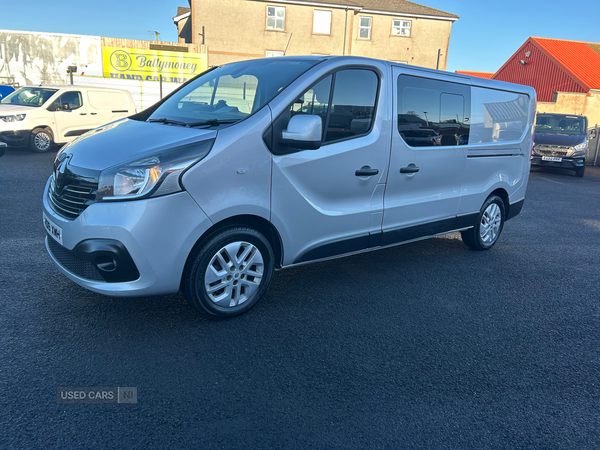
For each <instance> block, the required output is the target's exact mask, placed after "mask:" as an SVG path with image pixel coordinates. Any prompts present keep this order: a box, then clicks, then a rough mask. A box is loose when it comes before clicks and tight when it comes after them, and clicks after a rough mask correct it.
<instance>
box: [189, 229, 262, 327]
mask: <svg viewBox="0 0 600 450" xmlns="http://www.w3.org/2000/svg"><path fill="white" fill-rule="evenodd" d="M273 269H274V256H273V249H272V248H271V244H270V243H269V241H268V240H267V238H265V237H264V236H263V235H262V234H261V233H259V232H258V231H256V230H254V229H252V228H246V227H232V228H227V229H224V230H222V231H220V232H219V233H218V234H217V235H214V236H212V237H209V238H208V240H207V241H205V242H203V243H202V244H200V245H199V246H198V247H197V248H196V250H194V252H193V253H192V255H191V256H190V259H189V261H188V264H187V266H186V269H185V273H184V277H183V283H182V288H183V289H182V290H183V293H184V295H185V298H186V299H187V301H188V303H190V304H191V305H193V306H194V307H196V308H197V309H198V310H199V311H201V312H203V313H206V314H209V315H211V316H222V317H232V316H235V315H238V314H241V313H243V312H246V311H248V310H249V309H250V308H252V307H253V306H254V305H255V304H256V303H257V302H258V301H259V300H260V299H261V298H262V297H263V296H264V294H265V292H266V291H267V288H268V287H269V284H271V279H272V277H273Z"/></svg>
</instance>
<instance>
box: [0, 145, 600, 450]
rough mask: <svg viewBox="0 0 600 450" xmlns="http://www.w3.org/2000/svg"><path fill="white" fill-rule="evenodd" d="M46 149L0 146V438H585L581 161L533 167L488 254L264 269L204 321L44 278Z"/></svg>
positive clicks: (597, 260) (437, 443)
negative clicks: (130, 395) (263, 281)
mask: <svg viewBox="0 0 600 450" xmlns="http://www.w3.org/2000/svg"><path fill="white" fill-rule="evenodd" d="M53 158H54V155H53V154H33V153H28V152H25V151H16V150H8V151H7V153H6V155H5V156H3V157H2V158H0V169H2V172H1V175H0V249H1V250H0V253H1V256H2V257H1V258H0V307H1V313H0V349H1V354H0V356H1V358H0V360H1V364H0V388H1V389H2V395H1V396H0V436H1V437H0V447H2V448H18V449H21V448H44V449H46V448H61V449H63V448H102V449H109V448H150V447H152V448H202V449H206V448H226V449H231V448H263V449H267V448H283V447H285V448H301V449H306V448H420V449H437V448H440V449H459V448H473V449H487V448H510V449H515V448H536V449H539V448H544V449H550V448H557V449H579V448H581V449H594V448H600V386H599V385H600V380H599V378H598V374H599V373H600V357H599V356H600V354H599V348H600V326H599V325H600V320H599V319H600V292H599V291H600V168H594V167H588V168H587V173H586V175H585V177H584V178H576V177H574V176H573V174H572V173H571V172H567V171H565V172H543V171H541V170H539V169H533V173H532V174H531V179H530V184H529V189H528V193H527V198H526V201H525V206H524V208H523V212H522V213H521V215H519V216H517V217H516V218H515V219H513V220H511V221H510V222H508V223H507V224H506V226H505V228H504V231H503V234H502V236H501V238H500V241H499V242H498V244H497V245H496V246H495V247H494V248H493V249H492V250H491V251H489V252H474V251H471V250H469V249H468V248H467V247H466V246H465V245H464V244H463V243H462V242H461V240H460V236H459V235H457V234H453V235H448V236H445V237H439V238H435V239H430V240H427V241H421V242H418V243H413V244H408V245H404V246H400V247H395V248H392V249H386V250H381V251H378V252H372V253H368V254H365V255H361V256H354V257H349V258H345V259H340V260H335V261H330V262H324V263H318V264H312V265H307V266H302V267H298V268H293V269H288V270H284V271H281V272H277V273H276V274H275V277H274V281H273V284H272V286H271V288H270V290H269V292H268V295H267V297H266V298H265V299H263V301H261V302H260V303H259V304H258V305H257V306H256V307H255V308H254V309H252V310H251V311H250V312H248V313H247V314H245V315H243V316H241V317H237V318H234V319H230V320H220V321H214V320H207V319H205V318H203V317H202V316H200V315H199V314H197V313H196V312H195V311H194V310H193V309H191V308H190V307H189V306H188V305H187V304H186V303H185V301H184V299H183V297H182V296H181V295H173V296H164V297H152V298H127V299H121V298H110V297H104V296H101V295H98V294H94V293H92V292H89V291H86V290H85V289H83V288H81V287H79V286H77V285H75V284H74V283H72V282H70V281H69V280H68V279H67V278H65V277H64V276H62V275H61V274H60V272H59V271H58V270H57V269H56V268H55V267H54V266H53V263H52V262H51V261H50V258H49V257H48V255H47V254H46V250H45V247H44V244H43V239H44V235H45V233H44V229H43V226H42V220H41V206H42V202H41V195H42V190H43V187H44V185H45V182H46V179H47V177H48V176H49V175H50V173H51V166H52V161H53ZM59 386H82V387H86V386H135V387H137V388H138V403H137V404H59V403H57V391H56V389H57V387H59Z"/></svg>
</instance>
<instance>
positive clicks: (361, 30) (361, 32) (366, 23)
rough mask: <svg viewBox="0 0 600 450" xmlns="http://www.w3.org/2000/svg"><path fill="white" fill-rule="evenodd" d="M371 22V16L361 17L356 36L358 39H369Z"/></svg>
mask: <svg viewBox="0 0 600 450" xmlns="http://www.w3.org/2000/svg"><path fill="white" fill-rule="evenodd" d="M372 23H373V18H372V17H361V18H360V22H359V24H358V38H359V39H371V24H372Z"/></svg>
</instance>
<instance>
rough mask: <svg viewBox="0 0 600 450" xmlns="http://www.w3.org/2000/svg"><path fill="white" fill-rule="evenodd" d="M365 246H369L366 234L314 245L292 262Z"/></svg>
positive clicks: (324, 256) (356, 249) (328, 255)
mask: <svg viewBox="0 0 600 450" xmlns="http://www.w3.org/2000/svg"><path fill="white" fill-rule="evenodd" d="M367 248H369V235H368V234H366V235H364V236H359V237H355V238H350V239H347V240H343V241H336V242H330V243H328V244H324V245H321V246H319V247H314V248H312V249H310V250H308V251H306V252H304V253H303V254H301V255H300V256H298V257H297V258H296V259H295V260H294V262H293V263H292V264H298V263H302V262H307V261H314V260H315V259H323V258H329V257H331V256H337V255H343V254H345V253H352V252H358V251H360V250H366V249H367Z"/></svg>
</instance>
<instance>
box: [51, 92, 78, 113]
mask: <svg viewBox="0 0 600 450" xmlns="http://www.w3.org/2000/svg"><path fill="white" fill-rule="evenodd" d="M63 105H69V108H68V109H64V108H63ZM82 106H83V98H82V97H81V92H79V91H72V92H65V93H64V94H62V95H61V96H60V97H58V98H57V99H56V100H54V102H53V103H52V110H53V111H63V110H65V111H70V110H75V109H79V108H81V107H82Z"/></svg>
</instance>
